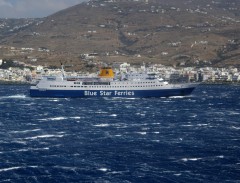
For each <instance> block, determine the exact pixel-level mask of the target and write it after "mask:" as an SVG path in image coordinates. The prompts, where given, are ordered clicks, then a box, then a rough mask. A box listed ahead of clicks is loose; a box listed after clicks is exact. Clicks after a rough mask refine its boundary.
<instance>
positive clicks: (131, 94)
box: [114, 91, 134, 96]
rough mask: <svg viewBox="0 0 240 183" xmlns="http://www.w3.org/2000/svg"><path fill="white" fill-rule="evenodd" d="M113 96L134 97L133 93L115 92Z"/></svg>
mask: <svg viewBox="0 0 240 183" xmlns="http://www.w3.org/2000/svg"><path fill="white" fill-rule="evenodd" d="M114 94H115V96H134V92H133V91H115V92H114Z"/></svg>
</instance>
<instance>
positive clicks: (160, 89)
mask: <svg viewBox="0 0 240 183" xmlns="http://www.w3.org/2000/svg"><path fill="white" fill-rule="evenodd" d="M197 85H198V83H178V84H172V83H168V82H166V81H164V80H163V79H161V78H158V77H157V75H156V74H154V73H127V74H126V75H125V76H124V77H123V76H121V77H115V75H114V72H113V70H112V68H110V67H104V68H102V69H101V70H100V73H99V75H98V76H97V77H70V76H66V75H65V73H64V70H63V67H62V74H61V75H59V76H44V77H42V79H41V80H40V81H38V82H37V83H36V84H35V85H33V86H31V87H30V96H31V97H57V98H58V97H61V98H67V97H75V98H77V97H128V98H138V97H140V98H145V97H170V96H185V95H190V94H191V93H192V91H193V90H194V89H195V87H196V86H197Z"/></svg>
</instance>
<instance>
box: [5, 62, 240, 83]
mask: <svg viewBox="0 0 240 183" xmlns="http://www.w3.org/2000/svg"><path fill="white" fill-rule="evenodd" d="M8 62H9V61H3V60H1V59H0V83H1V82H2V83H23V84H31V83H32V81H34V80H37V79H40V78H41V77H42V76H49V75H59V74H61V72H62V71H61V68H58V69H50V68H47V67H44V66H41V65H38V66H33V65H27V64H25V63H23V62H19V61H13V62H12V64H13V66H12V67H8V68H5V69H3V68H4V65H7V64H8ZM94 64H95V67H98V64H99V63H94ZM104 64H105V63H101V65H104ZM146 65H147V66H145V63H143V65H130V64H129V63H114V64H113V65H112V67H113V68H114V72H115V73H118V74H119V73H127V72H141V73H142V72H148V73H155V74H157V75H158V76H159V77H160V78H163V79H164V80H166V81H169V82H203V83H240V71H239V70H238V69H237V68H234V67H232V68H213V67H204V68H196V67H182V68H174V67H170V66H164V65H161V64H146ZM97 74H98V73H89V72H86V71H85V72H84V71H78V72H76V71H72V72H71V71H69V72H67V75H69V76H82V75H92V76H97Z"/></svg>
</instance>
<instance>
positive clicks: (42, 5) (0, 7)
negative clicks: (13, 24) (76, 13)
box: [0, 0, 87, 18]
mask: <svg viewBox="0 0 240 183" xmlns="http://www.w3.org/2000/svg"><path fill="white" fill-rule="evenodd" d="M84 1H87V0H0V18H42V17H46V16H48V15H51V14H53V13H55V12H57V11H59V10H62V9H65V8H68V7H70V6H73V5H76V4H79V3H82V2H84Z"/></svg>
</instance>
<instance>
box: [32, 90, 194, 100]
mask: <svg viewBox="0 0 240 183" xmlns="http://www.w3.org/2000/svg"><path fill="white" fill-rule="evenodd" d="M193 90H194V88H181V89H165V90H163V89H161V90H119V91H118V90H110V91H109V90H45V91H39V90H37V89H30V96H31V97H56V98H59V97H61V98H67V97H72V98H77V97H79V98H80V97H127V98H135V97H140V98H143V97H170V96H185V95H190V94H191V93H192V91H193Z"/></svg>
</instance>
